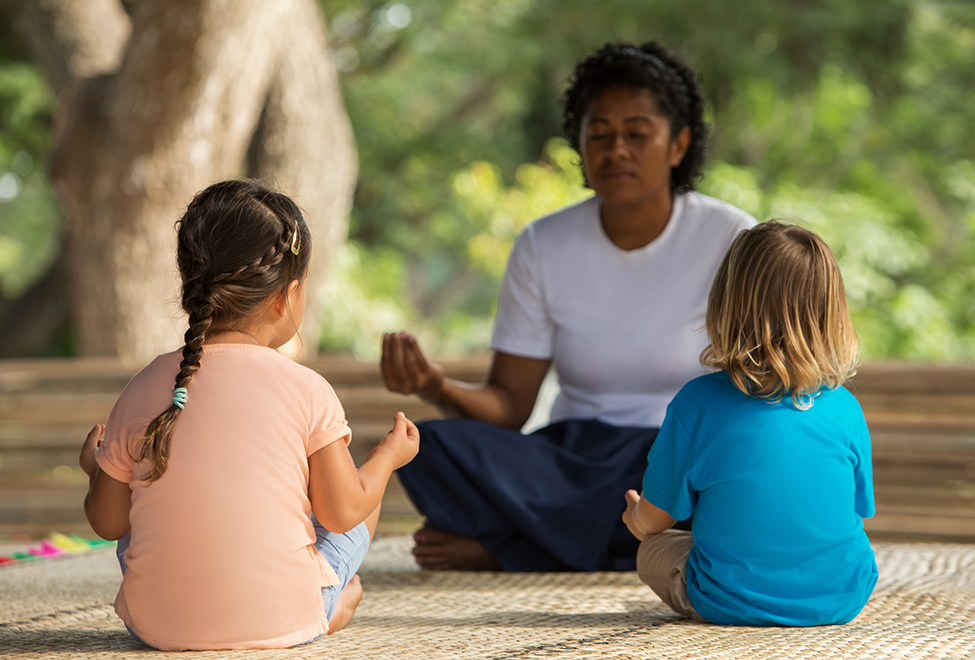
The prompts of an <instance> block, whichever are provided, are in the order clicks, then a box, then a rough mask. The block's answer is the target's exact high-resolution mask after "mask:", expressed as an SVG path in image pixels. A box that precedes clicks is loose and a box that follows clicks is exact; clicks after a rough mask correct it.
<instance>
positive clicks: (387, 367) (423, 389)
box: [379, 332, 444, 399]
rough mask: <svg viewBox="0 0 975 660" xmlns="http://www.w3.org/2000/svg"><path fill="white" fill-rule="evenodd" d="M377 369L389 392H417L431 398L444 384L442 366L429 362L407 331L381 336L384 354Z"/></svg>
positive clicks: (414, 338)
mask: <svg viewBox="0 0 975 660" xmlns="http://www.w3.org/2000/svg"><path fill="white" fill-rule="evenodd" d="M379 368H380V371H381V372H382V375H383V383H384V384H385V385H386V389H388V390H389V391H390V392H399V393H400V394H414V393H416V394H419V395H420V396H421V397H423V398H427V399H432V398H435V397H436V396H437V394H439V392H440V389H441V387H443V381H444V375H443V367H441V366H440V365H439V364H435V363H433V362H428V361H427V358H426V357H425V356H424V355H423V351H422V350H420V344H419V343H418V342H417V341H416V337H414V336H413V335H411V334H409V333H408V332H391V333H386V334H385V335H383V355H382V357H381V358H380V360H379Z"/></svg>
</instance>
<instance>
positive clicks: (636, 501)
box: [623, 488, 647, 541]
mask: <svg viewBox="0 0 975 660" xmlns="http://www.w3.org/2000/svg"><path fill="white" fill-rule="evenodd" d="M625 497H626V511H624V512H623V522H624V523H625V524H626V528H627V529H628V530H630V534H632V535H633V536H635V537H636V539H637V541H642V540H643V539H644V538H646V536H647V532H646V531H645V530H643V529H641V528H640V526H639V524H638V522H637V521H638V516H637V507H639V505H640V493H638V492H636V491H635V490H633V489H632V488H631V489H630V490H628V491H626V496H625Z"/></svg>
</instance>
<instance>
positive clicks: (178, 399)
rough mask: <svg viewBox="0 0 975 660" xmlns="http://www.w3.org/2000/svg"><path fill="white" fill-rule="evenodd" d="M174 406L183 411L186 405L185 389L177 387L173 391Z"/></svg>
mask: <svg viewBox="0 0 975 660" xmlns="http://www.w3.org/2000/svg"><path fill="white" fill-rule="evenodd" d="M173 405H174V406H176V407H177V408H179V409H180V410H182V409H183V406H185V405H186V388H185V387H177V388H176V389H175V390H173Z"/></svg>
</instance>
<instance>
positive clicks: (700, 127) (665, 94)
mask: <svg viewBox="0 0 975 660" xmlns="http://www.w3.org/2000/svg"><path fill="white" fill-rule="evenodd" d="M614 85H623V86H626V87H639V88H642V89H646V90H649V92H650V94H651V95H653V98H654V100H655V101H656V103H657V107H658V108H659V109H660V111H661V112H662V113H663V114H665V115H667V117H668V119H669V120H670V131H671V137H676V136H677V134H678V133H680V131H681V130H682V129H683V128H684V127H685V126H687V127H689V128H690V129H691V142H690V146H689V147H688V148H687V153H686V154H685V155H684V159H683V160H682V161H681V162H680V165H678V166H677V167H675V168H673V170H672V171H671V176H670V189H671V191H673V192H675V193H683V192H687V191H689V190H694V186H695V184H696V183H697V180H698V179H700V178H701V168H702V167H703V165H704V157H705V155H706V154H707V149H708V146H707V143H708V134H709V133H710V131H711V127H710V126H709V125H708V124H707V123H706V122H705V121H704V95H703V94H702V92H701V88H700V86H699V85H698V81H697V77H696V76H695V74H694V71H693V70H692V69H691V68H690V67H689V66H687V65H686V64H684V62H683V61H682V60H681V59H680V58H679V57H677V55H675V54H673V53H671V52H670V51H669V50H667V49H666V48H664V47H663V46H661V45H660V44H658V43H657V42H655V41H648V42H647V43H645V44H643V45H642V46H635V45H633V44H629V43H615V44H606V45H605V46H603V47H602V48H600V49H599V50H598V51H597V52H596V53H594V54H593V55H590V56H589V57H587V58H585V59H584V60H582V61H580V62H579V63H578V64H577V65H576V68H575V71H574V72H573V74H572V77H571V78H570V81H569V88H568V89H567V90H565V93H564V94H563V95H562V108H563V122H562V130H563V132H564V133H565V137H566V138H567V139H568V140H569V144H570V145H571V146H572V148H573V149H575V150H576V151H577V152H579V153H580V154H581V151H580V149H579V136H580V131H581V128H582V119H583V117H584V116H585V114H586V112H588V111H589V106H590V105H591V104H592V102H593V100H594V99H595V98H596V97H597V96H598V95H599V93H600V92H602V91H603V90H604V89H606V88H607V87H611V86H614Z"/></svg>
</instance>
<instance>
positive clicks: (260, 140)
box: [248, 2, 358, 357]
mask: <svg viewBox="0 0 975 660" xmlns="http://www.w3.org/2000/svg"><path fill="white" fill-rule="evenodd" d="M294 9H295V13H294V16H293V17H292V18H291V19H290V24H291V25H292V26H293V28H294V29H293V30H292V31H291V32H290V34H289V37H288V39H289V41H288V48H285V49H284V50H283V51H282V52H281V58H280V60H279V61H278V66H277V69H276V70H275V72H274V79H273V80H272V82H271V86H270V88H269V90H268V97H267V102H266V104H265V106H264V112H263V114H262V116H261V122H260V126H259V128H258V131H257V134H256V135H255V137H254V142H253V143H252V145H251V150H250V153H249V159H248V160H249V171H250V174H251V176H254V177H257V178H260V179H263V180H265V181H266V182H267V183H268V184H269V185H271V186H272V187H274V188H278V189H280V190H281V191H282V192H284V193H286V194H288V195H290V196H291V197H292V198H293V199H294V200H295V202H297V204H298V205H299V206H300V207H301V210H302V213H303V215H304V216H305V220H306V221H307V222H308V226H309V228H310V229H311V233H312V253H311V267H310V268H311V273H310V278H311V279H310V280H309V282H308V295H307V301H308V303H307V308H306V310H305V318H304V321H303V323H302V328H301V330H302V332H301V339H300V340H299V341H297V342H292V343H291V344H290V345H289V346H286V347H285V350H286V351H288V352H290V353H291V354H293V355H295V356H303V357H307V356H309V355H311V354H314V353H315V352H316V350H315V349H316V347H317V343H318V337H319V336H320V335H321V328H322V321H323V315H322V304H321V303H322V297H323V295H324V284H325V281H326V278H327V277H328V274H329V272H330V270H331V267H332V260H331V257H332V255H334V254H335V251H336V249H337V248H338V247H339V245H341V243H342V242H343V241H344V240H345V238H346V233H347V229H348V222H347V218H348V214H349V210H350V209H351V207H352V193H353V192H354V190H355V179H356V171H357V162H358V158H357V155H356V152H355V144H354V141H353V137H352V127H351V125H350V124H349V121H348V119H347V116H346V114H345V110H344V106H343V105H342V94H341V89H340V87H339V80H338V75H337V72H336V69H335V63H334V61H333V59H332V54H331V51H330V50H329V48H328V44H327V42H326V36H325V29H324V25H325V23H324V19H323V17H322V16H321V14H320V12H319V9H318V7H317V5H314V4H313V3H305V2H302V3H296V5H295V8H294ZM295 344H297V346H296V345H295Z"/></svg>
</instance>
